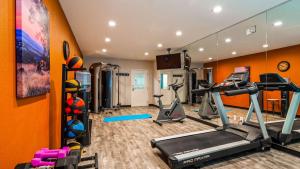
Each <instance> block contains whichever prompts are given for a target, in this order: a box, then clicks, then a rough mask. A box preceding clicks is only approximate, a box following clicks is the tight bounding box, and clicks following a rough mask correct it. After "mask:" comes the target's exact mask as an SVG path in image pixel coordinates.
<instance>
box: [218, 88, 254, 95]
mask: <svg viewBox="0 0 300 169" xmlns="http://www.w3.org/2000/svg"><path fill="white" fill-rule="evenodd" d="M224 93H225V95H226V96H236V95H241V94H246V93H249V89H248V88H245V89H238V90H229V91H225V92H224Z"/></svg>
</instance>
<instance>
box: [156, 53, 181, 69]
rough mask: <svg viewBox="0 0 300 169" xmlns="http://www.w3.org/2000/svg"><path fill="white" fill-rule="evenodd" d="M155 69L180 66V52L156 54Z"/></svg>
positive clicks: (177, 67)
mask: <svg viewBox="0 0 300 169" xmlns="http://www.w3.org/2000/svg"><path fill="white" fill-rule="evenodd" d="M156 65H157V70H162V69H179V68H181V54H180V53H175V54H168V55H159V56H156Z"/></svg>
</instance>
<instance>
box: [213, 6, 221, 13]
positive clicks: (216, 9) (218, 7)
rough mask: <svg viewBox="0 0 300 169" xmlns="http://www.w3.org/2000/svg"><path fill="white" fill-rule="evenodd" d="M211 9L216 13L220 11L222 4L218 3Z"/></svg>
mask: <svg viewBox="0 0 300 169" xmlns="http://www.w3.org/2000/svg"><path fill="white" fill-rule="evenodd" d="M212 11H213V12H214V13H215V14H218V13H220V12H222V6H220V5H217V6H215V7H214V8H213V10H212Z"/></svg>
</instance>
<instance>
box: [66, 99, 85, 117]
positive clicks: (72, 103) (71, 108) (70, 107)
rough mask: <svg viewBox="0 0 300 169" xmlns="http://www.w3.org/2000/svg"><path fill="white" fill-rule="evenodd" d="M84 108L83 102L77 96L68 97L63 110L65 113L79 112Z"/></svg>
mask: <svg viewBox="0 0 300 169" xmlns="http://www.w3.org/2000/svg"><path fill="white" fill-rule="evenodd" d="M84 109H85V103H84V101H83V100H82V99H81V98H79V97H70V98H69V99H68V100H67V101H66V108H65V111H66V113H67V114H81V113H82V112H83V110H84Z"/></svg>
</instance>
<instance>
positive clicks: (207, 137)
mask: <svg viewBox="0 0 300 169" xmlns="http://www.w3.org/2000/svg"><path fill="white" fill-rule="evenodd" d="M248 77H249V73H248V72H240V73H232V74H231V75H230V76H229V77H228V78H227V79H226V80H225V81H224V83H221V84H219V85H216V86H214V87H213V89H212V96H213V99H214V102H215V104H216V106H217V109H218V112H219V115H220V117H221V120H222V123H223V126H221V127H219V128H216V129H210V130H204V131H197V132H192V133H185V134H179V135H174V136H168V137H162V138H157V139H153V140H152V141H151V146H152V147H153V148H157V149H159V150H160V151H161V152H162V154H163V155H164V156H165V157H167V158H168V164H169V166H170V168H172V169H179V168H187V167H199V166H202V165H204V164H206V163H207V162H211V161H214V160H215V159H220V158H223V157H228V156H231V155H234V154H239V153H242V152H248V151H250V150H257V151H261V150H269V149H270V142H271V140H270V138H269V135H268V133H267V130H266V127H265V125H264V121H263V117H262V113H261V110H260V107H259V103H258V100H257V93H258V88H257V86H256V85H255V83H249V82H248V79H249V78H248ZM221 92H222V93H223V94H225V95H227V96H235V95H241V94H249V95H250V98H251V102H252V104H253V105H254V109H255V112H256V115H257V117H258V121H259V125H260V129H259V128H256V127H252V126H247V125H241V124H230V123H229V120H228V117H227V115H226V110H225V108H224V105H223V102H222V99H221Z"/></svg>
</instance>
